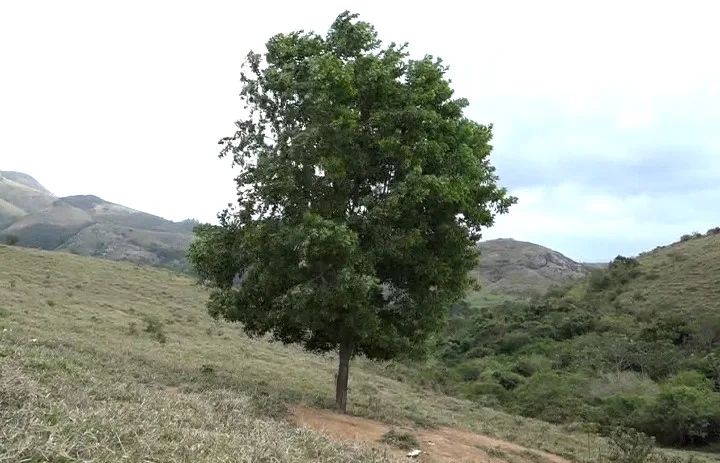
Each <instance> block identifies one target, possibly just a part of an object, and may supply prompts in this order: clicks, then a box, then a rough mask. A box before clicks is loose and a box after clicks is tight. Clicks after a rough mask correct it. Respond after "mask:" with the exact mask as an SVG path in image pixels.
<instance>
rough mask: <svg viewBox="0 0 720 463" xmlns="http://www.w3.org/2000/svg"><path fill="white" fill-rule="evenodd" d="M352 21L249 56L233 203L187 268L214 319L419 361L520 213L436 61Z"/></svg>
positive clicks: (340, 386)
mask: <svg viewBox="0 0 720 463" xmlns="http://www.w3.org/2000/svg"><path fill="white" fill-rule="evenodd" d="M356 19H357V15H354V14H351V13H349V12H347V11H346V12H344V13H342V14H340V15H339V16H338V17H337V19H336V20H335V21H334V23H333V24H332V26H331V28H330V30H329V31H328V33H327V34H326V35H325V36H324V37H323V36H320V35H318V34H316V33H313V32H305V31H302V30H301V31H296V32H291V33H286V34H278V35H275V36H274V37H272V38H270V40H269V41H268V42H267V44H266V48H267V50H266V52H265V53H264V54H259V53H254V52H250V53H249V54H248V55H247V59H246V61H245V64H244V68H243V72H242V75H241V82H242V92H241V98H242V100H243V102H244V103H245V106H244V109H245V111H246V117H245V118H244V119H242V120H240V121H238V122H236V126H237V131H236V132H235V133H234V135H233V136H231V137H226V138H223V139H222V140H221V141H220V144H222V145H223V148H222V151H221V153H220V157H223V156H230V157H232V160H233V166H234V167H235V166H238V167H239V168H240V173H239V175H238V176H237V178H236V182H237V194H238V198H237V205H229V207H228V209H226V210H224V211H223V212H222V213H220V214H219V219H220V225H209V224H205V225H201V226H198V227H196V231H195V233H196V239H195V240H194V242H193V244H192V246H191V249H190V254H189V258H190V261H191V263H192V265H193V267H194V269H195V270H196V272H197V273H198V275H199V276H200V278H201V280H202V281H203V282H204V283H205V284H207V285H208V286H209V287H210V289H211V294H210V301H209V303H208V305H209V310H210V312H211V314H213V315H214V316H216V317H223V318H225V319H227V320H231V321H237V322H241V323H242V325H243V327H244V330H245V331H246V332H247V333H248V334H249V335H251V336H261V335H265V334H268V333H270V334H271V335H272V337H273V339H275V340H277V341H281V342H283V343H297V344H300V345H302V346H303V347H304V348H305V349H307V350H309V351H315V352H327V351H334V350H338V351H339V357H340V367H339V370H338V377H337V394H336V402H337V406H338V407H339V408H340V409H342V410H343V411H344V410H345V406H346V399H347V396H346V394H347V377H348V365H349V360H350V358H351V357H352V356H355V355H365V356H367V357H369V358H373V359H391V358H394V357H396V356H397V355H399V354H402V353H418V352H421V351H422V347H423V345H424V342H425V340H426V339H427V337H428V336H429V335H430V334H431V333H433V332H434V331H436V330H437V329H438V328H440V327H441V326H442V323H443V321H444V320H445V315H446V314H447V312H448V309H449V307H450V306H451V305H452V304H453V303H455V302H457V301H458V300H459V299H460V298H462V297H463V295H464V292H465V290H466V289H467V288H468V286H469V285H470V284H471V280H470V279H469V277H468V272H469V271H470V270H471V269H472V268H473V267H474V266H475V265H476V263H477V257H478V256H477V251H476V249H475V246H474V244H475V242H476V241H477V240H478V239H479V238H480V236H481V230H482V229H483V228H486V227H490V226H492V225H493V221H494V218H495V217H496V215H498V214H503V213H506V212H507V211H508V209H509V207H510V206H511V205H512V204H513V203H514V202H515V201H516V198H514V197H512V196H510V195H509V194H508V193H507V191H506V189H505V188H502V187H500V186H499V185H498V177H497V175H496V174H495V169H494V168H493V166H492V165H491V164H490V161H489V155H490V152H491V149H492V148H491V145H490V144H489V142H490V140H491V138H492V125H481V124H478V123H476V122H473V121H472V120H470V119H468V118H467V117H465V116H464V115H463V110H464V108H465V107H466V106H467V105H468V101H467V100H466V99H463V98H454V97H453V90H452V89H451V87H450V83H449V81H448V80H447V79H446V77H445V74H446V71H447V67H445V66H444V65H443V63H442V60H440V59H436V58H433V57H432V56H425V57H424V58H422V59H410V58H409V55H408V53H407V51H406V45H407V44H405V45H402V46H398V45H396V44H394V43H391V44H389V45H388V46H385V47H383V46H382V43H381V42H380V41H379V40H378V36H377V33H376V31H375V29H374V28H373V26H372V25H370V24H368V23H367V22H362V21H357V20H356Z"/></svg>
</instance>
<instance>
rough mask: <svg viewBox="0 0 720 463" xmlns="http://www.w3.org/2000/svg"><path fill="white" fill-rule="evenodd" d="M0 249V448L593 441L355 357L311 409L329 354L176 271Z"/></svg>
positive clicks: (219, 458) (363, 457) (297, 450)
mask: <svg viewBox="0 0 720 463" xmlns="http://www.w3.org/2000/svg"><path fill="white" fill-rule="evenodd" d="M0 261H2V262H3V265H2V266H0V301H2V302H0V304H1V305H0V405H1V406H0V421H1V422H2V423H3V426H2V427H0V460H2V461H88V462H115V461H131V462H141V461H170V460H172V461H194V462H200V463H202V462H230V461H247V462H250V461H253V462H259V461H275V462H280V463H289V462H301V461H302V462H305V461H313V462H338V461H343V462H361V461H362V462H381V461H401V459H400V457H401V456H402V455H404V452H403V451H400V450H396V449H395V447H394V446H393V445H395V444H393V445H391V446H390V447H388V446H386V445H385V444H382V443H380V442H378V440H383V439H384V440H386V441H389V442H397V441H405V442H412V441H413V440H417V441H418V445H419V447H420V448H421V449H422V450H423V451H424V452H425V453H426V454H425V456H424V457H422V458H421V459H420V461H426V462H432V461H435V462H447V461H457V462H461V461H481V462H502V461H508V462H517V463H526V462H527V463H529V462H546V463H565V462H566V461H567V460H566V459H570V460H575V461H579V460H582V461H588V462H598V463H599V462H600V461H604V456H603V455H607V451H608V450H607V442H606V441H605V440H604V439H602V438H600V437H598V436H596V435H588V434H587V433H585V432H581V431H579V430H575V431H574V430H572V429H570V428H567V427H561V426H556V425H552V424H548V423H546V422H542V421H537V420H533V419H521V418H519V417H517V416H512V415H509V414H506V413H503V412H499V411H495V410H492V409H489V408H484V407H482V406H479V405H478V404H477V403H474V402H471V401H467V400H462V399H456V398H450V397H447V396H445V395H442V394H440V393H438V392H433V391H431V390H428V389H424V388H421V387H419V386H418V385H414V383H413V382H411V381H410V378H408V377H407V376H400V377H399V378H398V379H393V378H394V377H395V376H397V375H399V374H400V372H399V370H397V369H396V367H394V366H393V365H392V364H378V363H373V362H369V361H366V360H364V359H356V360H354V361H353V363H352V366H351V368H352V369H353V374H352V375H351V391H350V400H349V412H350V415H348V416H339V415H336V414H334V413H331V412H329V411H327V410H324V409H326V408H327V407H328V406H330V405H331V404H332V402H333V401H332V391H333V385H332V382H333V374H334V372H335V368H336V363H335V359H333V358H332V356H316V355H311V354H307V353H304V352H302V351H301V350H299V349H296V348H291V347H282V346H280V345H277V344H271V343H269V342H267V340H266V339H256V340H251V339H248V338H247V337H246V336H245V335H243V332H242V330H241V329H240V328H239V327H237V326H234V325H231V324H227V323H224V322H220V321H215V320H213V319H211V318H210V317H209V315H208V314H207V311H206V308H205V301H206V298H207V294H206V293H205V292H203V291H202V290H201V289H200V288H199V287H198V286H197V285H196V284H195V283H194V281H192V280H190V279H188V278H186V277H184V276H182V275H179V274H177V273H174V272H171V271H167V270H164V269H153V268H150V267H146V266H138V265H134V264H131V263H123V262H111V261H108V260H102V259H94V258H88V257H83V256H77V255H72V254H68V253H53V252H46V251H40V250H32V249H22V248H17V247H10V246H0ZM297 425H303V426H306V427H307V428H304V429H296V426H297ZM313 428H314V429H317V430H318V431H314V430H313ZM320 430H323V433H321V432H319V431H320ZM383 436H384V438H383ZM358 440H359V441H362V442H357V441H358ZM373 448H375V449H376V450H373ZM530 449H536V450H530ZM540 451H545V452H550V453H552V454H555V455H562V456H564V457H565V458H566V459H564V458H560V457H556V456H553V455H549V454H547V453H542V452H540ZM386 452H387V453H386ZM666 453H667V454H668V455H672V454H675V455H694V456H695V458H696V459H695V461H696V462H698V463H702V462H709V461H712V460H711V459H709V458H708V457H707V456H705V455H703V454H700V453H689V452H682V453H679V452H675V453H673V452H666ZM396 457H397V458H396ZM402 460H405V459H404V458H402Z"/></svg>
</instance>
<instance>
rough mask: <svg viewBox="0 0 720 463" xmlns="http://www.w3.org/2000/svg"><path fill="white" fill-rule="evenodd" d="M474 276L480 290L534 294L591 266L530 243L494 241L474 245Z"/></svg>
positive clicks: (576, 278) (577, 274)
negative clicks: (477, 259) (477, 254)
mask: <svg viewBox="0 0 720 463" xmlns="http://www.w3.org/2000/svg"><path fill="white" fill-rule="evenodd" d="M478 247H479V248H480V265H479V266H478V268H477V270H476V275H477V276H478V277H479V279H480V282H481V284H482V286H483V288H484V289H486V290H490V291H492V292H497V293H504V294H514V295H520V296H526V295H538V294H542V293H544V292H545V291H547V290H548V289H549V288H550V287H552V286H554V285H564V284H567V283H569V282H572V281H574V280H578V279H580V278H582V277H584V276H587V275H588V274H589V273H590V271H591V270H592V268H593V267H594V266H597V265H600V264H583V263H579V262H575V261H574V260H572V259H570V258H569V257H566V256H564V255H562V254H560V253H559V252H557V251H553V250H552V249H548V248H546V247H543V246H540V245H538V244H534V243H528V242H525V241H516V240H513V239H495V240H488V241H483V242H480V243H479V244H478Z"/></svg>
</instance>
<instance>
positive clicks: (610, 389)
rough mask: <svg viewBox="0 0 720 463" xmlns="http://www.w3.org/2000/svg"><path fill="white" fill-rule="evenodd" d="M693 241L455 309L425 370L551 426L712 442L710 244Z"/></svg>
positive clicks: (719, 348) (714, 345)
mask: <svg viewBox="0 0 720 463" xmlns="http://www.w3.org/2000/svg"><path fill="white" fill-rule="evenodd" d="M693 238H697V239H692V240H691V239H688V238H684V239H683V240H681V242H680V243H678V244H676V245H673V246H670V247H663V248H661V249H659V250H656V251H654V252H653V253H650V254H647V255H644V256H642V257H640V258H639V259H637V260H636V259H633V258H626V257H622V256H618V257H617V258H616V259H615V260H614V261H613V262H611V263H610V265H609V266H608V267H607V268H605V269H598V270H595V271H594V272H593V273H592V274H591V275H590V276H589V277H588V278H587V279H586V280H584V281H583V282H581V283H580V284H578V285H575V286H569V287H567V288H556V289H554V290H552V291H550V293H549V294H547V295H546V296H545V297H542V298H535V299H531V300H520V299H514V300H505V301H502V302H498V301H495V303H490V304H488V303H486V304H473V303H471V302H466V303H464V304H463V305H460V306H457V307H456V308H455V310H454V311H453V313H452V314H451V318H450V323H449V327H448V330H447V332H446V334H445V335H444V336H443V337H442V338H441V339H439V340H438V341H437V342H436V355H435V358H434V360H433V361H432V362H430V363H429V364H427V365H426V367H425V374H426V375H427V376H428V377H430V378H431V379H432V380H433V382H434V383H436V384H439V385H440V386H441V387H442V388H443V389H444V390H445V391H446V392H450V393H453V394H458V395H461V396H464V397H466V398H472V399H474V400H477V401H480V402H482V403H485V404H489V405H494V406H497V407H502V408H503V409H506V410H508V411H512V412H515V413H519V414H522V415H524V416H528V417H535V418H540V419H543V420H547V421H550V422H553V423H571V422H577V421H586V422H591V423H595V424H597V425H599V427H600V428H601V429H611V428H612V427H613V426H624V427H631V428H635V429H637V430H640V431H643V432H646V433H647V434H650V435H653V436H655V438H656V439H657V441H658V442H659V443H661V444H664V445H673V446H695V445H704V444H710V443H716V442H718V441H720V312H718V311H717V310H716V308H717V305H716V304H717V301H718V299H717V298H716V292H717V290H718V289H720V288H718V285H717V284H715V283H717V281H718V280H717V279H716V276H717V275H718V272H717V269H716V268H715V267H716V266H717V265H718V264H716V263H715V262H717V259H716V257H717V256H715V255H714V253H716V252H717V250H718V244H720V241H718V239H717V238H718V236H717V234H716V233H713V231H710V232H708V235H707V236H705V237H702V236H700V235H699V234H698V236H693ZM658 284H659V285H658ZM673 285H678V287H677V289H674V288H673Z"/></svg>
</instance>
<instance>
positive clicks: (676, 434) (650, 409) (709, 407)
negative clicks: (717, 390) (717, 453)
mask: <svg viewBox="0 0 720 463" xmlns="http://www.w3.org/2000/svg"><path fill="white" fill-rule="evenodd" d="M713 394H714V393H712V392H707V391H702V390H699V389H695V388H692V387H689V386H672V387H667V388H665V389H664V390H663V391H661V392H660V394H659V395H658V396H657V398H655V400H653V401H652V402H651V403H649V404H648V406H647V407H646V408H645V410H644V412H643V417H642V419H641V422H640V423H639V428H640V429H641V430H642V431H644V432H647V433H649V434H651V435H653V436H655V438H656V439H657V441H658V442H659V443H661V444H664V445H677V446H683V445H702V444H707V443H708V442H709V441H710V440H712V439H713V438H716V437H717V432H718V431H719V430H720V429H718V425H719V424H720V416H718V411H719V410H718V400H717V398H714V397H713Z"/></svg>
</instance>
